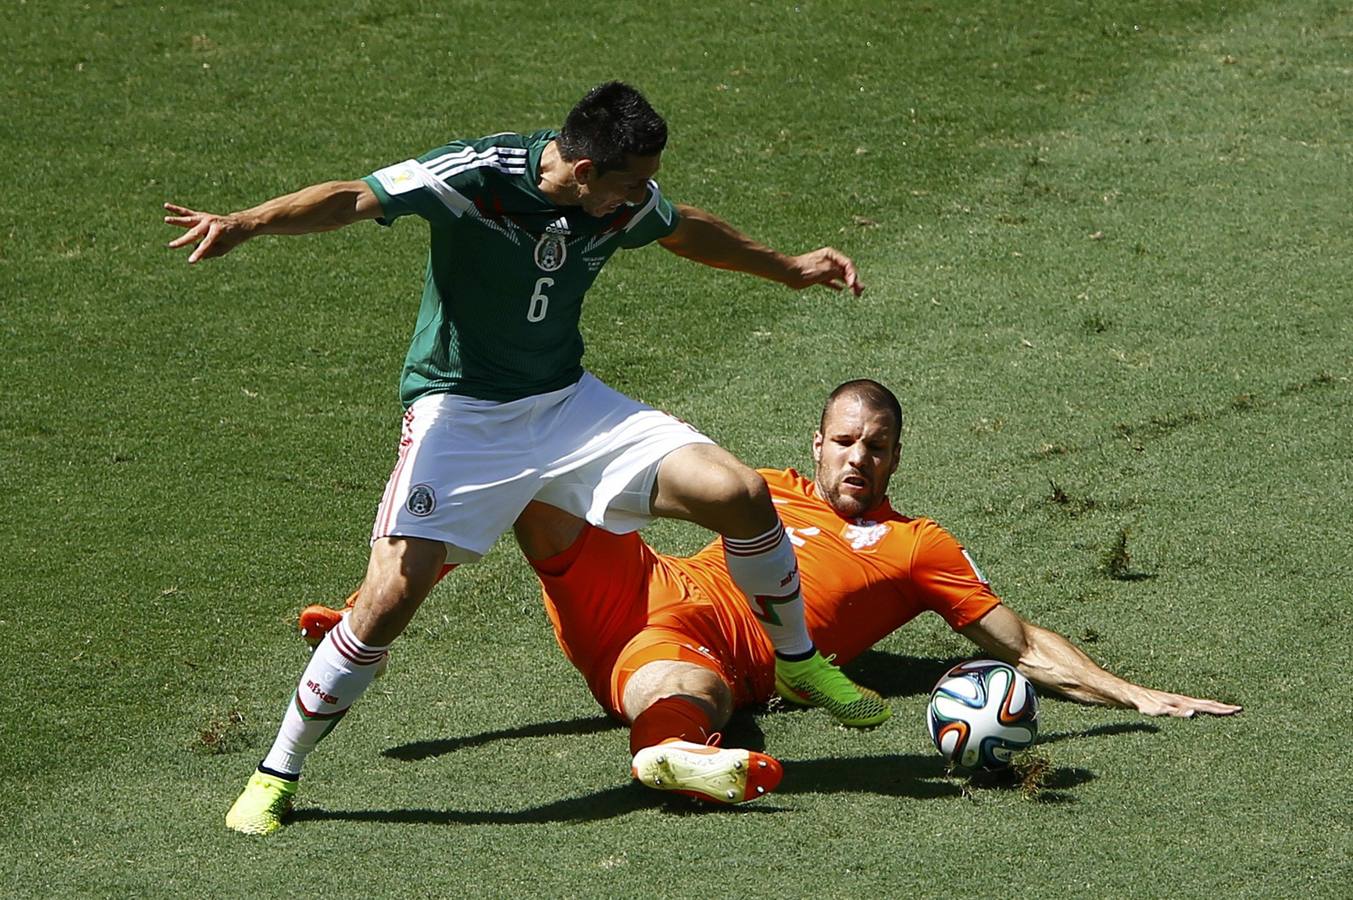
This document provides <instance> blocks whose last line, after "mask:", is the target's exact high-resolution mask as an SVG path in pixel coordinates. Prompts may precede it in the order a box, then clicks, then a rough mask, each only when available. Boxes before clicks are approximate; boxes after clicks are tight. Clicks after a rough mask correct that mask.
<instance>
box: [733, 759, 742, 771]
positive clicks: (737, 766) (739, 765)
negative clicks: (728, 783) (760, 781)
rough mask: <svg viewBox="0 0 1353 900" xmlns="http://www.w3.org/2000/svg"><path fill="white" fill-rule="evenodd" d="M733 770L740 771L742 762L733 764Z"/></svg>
mask: <svg viewBox="0 0 1353 900" xmlns="http://www.w3.org/2000/svg"><path fill="white" fill-rule="evenodd" d="M733 768H734V769H741V768H742V760H738V761H737V762H735V763H733Z"/></svg>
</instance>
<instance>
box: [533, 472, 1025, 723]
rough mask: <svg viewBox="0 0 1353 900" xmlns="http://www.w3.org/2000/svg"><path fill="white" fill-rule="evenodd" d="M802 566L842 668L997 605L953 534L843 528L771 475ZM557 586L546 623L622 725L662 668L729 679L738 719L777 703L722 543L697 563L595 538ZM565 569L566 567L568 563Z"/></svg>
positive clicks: (812, 499)
mask: <svg viewBox="0 0 1353 900" xmlns="http://www.w3.org/2000/svg"><path fill="white" fill-rule="evenodd" d="M761 474H762V475H763V476H764V477H765V479H766V482H767V484H768V485H769V486H770V490H771V496H772V498H773V500H774V502H775V505H776V509H777V510H778V511H779V513H780V518H781V520H782V521H783V522H784V524H785V530H786V531H787V532H788V533H789V537H790V540H791V541H792V542H793V544H794V548H795V551H796V553H797V555H798V559H799V576H800V580H801V583H802V589H803V597H804V609H805V614H806V619H807V623H808V630H809V632H810V633H811V634H812V636H813V641H814V643H816V644H817V646H818V648H819V649H820V650H821V651H822V652H823V654H830V653H835V654H836V655H837V662H838V663H845V662H848V661H849V660H851V659H853V658H854V657H856V656H858V655H859V654H860V653H861V652H863V651H864V650H867V649H868V648H869V647H871V646H873V645H874V644H875V643H877V642H878V641H879V640H881V639H882V638H883V637H884V636H885V635H887V634H888V633H890V632H891V631H893V630H894V629H896V628H898V627H899V626H901V625H902V624H904V623H905V622H908V621H910V620H911V619H913V618H915V617H916V616H917V615H919V614H920V613H922V612H925V611H926V610H933V611H934V612H936V613H938V614H939V615H941V616H942V617H943V618H944V619H945V621H946V622H948V623H949V625H950V627H952V628H954V629H959V628H963V627H964V626H966V625H968V624H970V623H972V622H975V621H977V620H978V619H980V618H982V616H984V615H986V614H987V613H988V612H989V611H990V610H991V609H992V608H993V607H994V606H996V605H997V604H998V603H999V602H1000V601H999V600H998V599H997V598H996V596H995V595H994V594H993V593H992V592H991V589H990V587H989V586H988V585H987V583H986V581H985V580H984V579H983V577H982V576H981V574H980V573H979V572H978V570H977V568H976V566H974V565H973V563H972V561H971V560H970V559H969V558H968V556H967V554H966V553H965V552H964V550H963V548H962V547H961V546H960V545H959V544H958V542H957V541H956V540H954V538H953V537H952V536H951V535H950V534H949V533H948V532H947V531H945V530H944V529H943V528H941V527H940V526H939V525H937V524H935V523H934V522H932V521H930V520H929V519H912V518H908V517H906V516H903V515H900V514H898V513H896V512H894V511H893V510H892V508H891V507H890V506H888V504H887V503H886V502H885V503H884V505H883V507H882V508H881V509H878V510H875V511H873V512H872V513H871V516H870V518H868V519H854V520H846V519H842V518H841V517H840V516H838V515H837V514H836V512H835V511H834V510H833V509H832V508H831V506H829V505H828V504H827V503H826V502H825V501H824V500H822V499H821V498H819V497H818V496H817V490H816V486H815V485H814V484H813V482H811V481H810V480H808V479H806V478H804V477H802V476H801V475H799V474H798V473H797V472H795V471H794V470H793V469H786V470H784V471H774V470H762V471H761ZM568 555H569V556H572V557H574V558H573V559H572V560H571V562H569V564H568V565H567V568H566V569H565V570H564V571H563V572H562V573H560V574H547V573H546V572H543V571H542V572H540V578H541V582H542V584H543V586H544V589H545V601H546V609H547V611H548V613H549V615H550V619H551V621H552V622H553V624H554V628H555V635H556V637H557V638H558V640H559V645H560V647H562V648H563V650H564V653H565V655H567V656H568V658H569V660H570V661H571V662H572V663H573V664H574V665H575V666H576V667H577V668H578V670H579V671H581V672H582V673H583V676H584V677H585V678H586V679H587V683H588V687H589V688H590V689H591V690H592V693H593V695H594V696H595V697H596V698H597V700H598V701H600V702H601V704H602V706H604V707H605V708H606V709H607V710H609V711H610V712H611V713H612V714H614V715H618V716H620V718H624V716H623V715H622V714H621V712H620V701H621V697H622V696H623V692H624V685H625V681H626V679H627V678H628V677H629V674H630V673H631V672H633V671H634V670H635V669H637V668H639V667H640V666H641V665H643V664H644V663H646V662H649V661H652V660H655V659H684V660H688V661H691V662H696V663H699V664H701V665H705V666H708V667H710V668H712V669H714V670H716V671H718V672H720V673H721V674H722V675H723V677H724V680H725V681H727V682H728V683H729V685H730V686H731V687H732V689H733V695H734V701H735V702H736V703H737V704H738V705H746V704H749V703H755V702H760V701H764V700H766V699H768V698H769V697H770V696H771V695H772V694H773V693H774V690H775V656H774V650H773V649H772V647H771V643H770V640H769V638H767V637H766V634H765V632H764V631H763V630H762V628H761V626H760V624H759V623H758V622H757V620H756V618H755V616H753V615H752V612H751V609H750V608H749V607H748V605H747V601H746V600H745V599H744V597H743V595H742V592H741V591H739V590H738V588H737V586H736V585H735V584H734V583H733V580H732V578H731V577H730V576H729V574H728V567H727V565H726V564H725V562H724V554H723V548H722V546H721V545H720V542H719V541H717V540H716V541H714V542H712V543H711V544H709V545H708V546H707V547H705V548H704V549H703V550H701V551H700V552H699V553H697V554H695V555H694V556H692V557H689V558H679V557H670V556H662V555H660V554H657V553H654V552H653V550H652V549H651V548H649V547H648V546H647V545H646V544H644V543H643V541H642V540H640V538H639V537H638V536H637V535H635V534H629V535H613V534H609V533H607V532H604V531H600V530H597V529H592V528H589V529H587V530H586V531H585V532H584V535H583V537H582V538H580V539H579V542H578V543H577V544H575V546H574V549H573V551H571V552H570V554H568ZM566 561H567V560H566Z"/></svg>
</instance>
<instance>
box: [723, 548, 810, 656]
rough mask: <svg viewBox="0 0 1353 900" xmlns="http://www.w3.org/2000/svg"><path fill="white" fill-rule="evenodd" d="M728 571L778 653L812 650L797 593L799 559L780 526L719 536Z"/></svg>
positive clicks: (783, 654) (800, 653)
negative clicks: (754, 533)
mask: <svg viewBox="0 0 1353 900" xmlns="http://www.w3.org/2000/svg"><path fill="white" fill-rule="evenodd" d="M723 552H724V559H725V560H727V562H728V574H729V575H732V576H733V582H734V583H735V584H736V585H737V586H738V589H739V590H741V591H742V593H743V594H745V595H746V597H747V603H748V605H749V606H751V608H752V615H754V616H756V619H757V621H758V622H760V623H761V627H762V628H764V629H765V630H766V634H767V635H768V636H769V637H770V642H771V643H772V644H773V645H774V646H775V652H776V653H777V654H778V655H780V656H790V657H792V656H804V655H807V654H809V653H811V652H812V651H813V639H812V638H810V637H809V636H808V627H807V626H806V625H805V624H804V621H803V597H802V595H800V593H799V561H798V559H797V558H796V557H795V556H794V548H793V546H792V545H790V543H789V537H788V536H787V535H786V534H785V529H784V526H783V525H781V524H780V523H779V522H778V521H777V522H776V523H775V527H774V528H772V529H771V530H770V531H767V532H766V533H765V534H762V535H758V536H757V537H754V538H730V537H727V536H725V537H724V539H723Z"/></svg>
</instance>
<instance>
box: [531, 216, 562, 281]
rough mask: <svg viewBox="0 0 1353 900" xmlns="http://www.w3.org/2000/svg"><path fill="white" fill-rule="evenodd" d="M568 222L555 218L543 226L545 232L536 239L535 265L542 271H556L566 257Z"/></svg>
mask: <svg viewBox="0 0 1353 900" xmlns="http://www.w3.org/2000/svg"><path fill="white" fill-rule="evenodd" d="M568 235H569V230H568V222H567V220H565V219H563V218H559V219H556V220H555V221H554V222H553V223H551V224H550V225H547V226H546V227H545V233H544V234H542V235H541V236H540V240H538V241H536V252H535V257H536V266H537V267H538V268H539V269H540V271H542V272H557V271H559V269H561V268H563V265H564V260H565V259H566V258H567V257H568Z"/></svg>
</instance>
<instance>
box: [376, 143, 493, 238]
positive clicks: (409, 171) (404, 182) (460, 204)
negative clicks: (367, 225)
mask: <svg viewBox="0 0 1353 900" xmlns="http://www.w3.org/2000/svg"><path fill="white" fill-rule="evenodd" d="M472 152H473V148H471V147H470V146H469V145H468V144H467V143H465V142H461V141H457V142H454V143H451V144H446V145H445V146H442V147H438V148H437V149H435V150H429V151H428V152H427V153H424V154H423V155H422V156H420V157H418V158H417V159H406V160H404V162H399V163H395V164H393V165H389V166H386V167H385V168H383V169H377V170H376V171H375V172H372V173H371V174H370V175H367V176H366V177H365V178H363V179H362V180H363V181H365V182H366V183H367V184H368V185H369V186H370V187H371V190H372V191H374V192H375V194H376V199H377V200H379V201H380V204H381V216H380V218H378V219H377V220H376V221H377V222H379V223H380V224H381V225H391V224H393V223H394V221H395V220H396V219H399V218H402V217H403V216H410V215H414V216H419V217H421V218H424V219H427V220H428V221H429V222H435V223H440V224H445V223H448V222H450V221H453V220H455V219H459V218H460V216H461V215H462V214H463V213H464V212H465V211H466V210H467V209H469V208H470V207H471V206H472V205H473V204H472V202H471V201H470V199H469V198H468V197H466V196H465V194H464V193H462V192H461V191H460V190H457V183H456V178H455V177H454V170H448V172H449V173H450V174H451V175H452V177H448V173H443V174H440V175H439V174H435V169H434V167H438V166H442V167H444V166H445V163H444V161H451V162H454V161H455V160H456V159H457V158H458V157H461V156H465V155H467V154H469V153H472Z"/></svg>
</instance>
